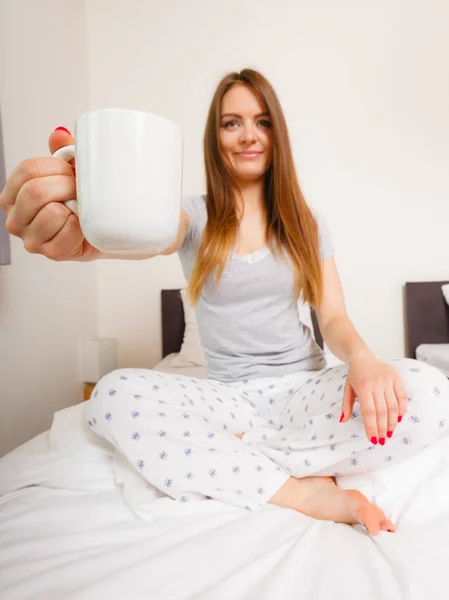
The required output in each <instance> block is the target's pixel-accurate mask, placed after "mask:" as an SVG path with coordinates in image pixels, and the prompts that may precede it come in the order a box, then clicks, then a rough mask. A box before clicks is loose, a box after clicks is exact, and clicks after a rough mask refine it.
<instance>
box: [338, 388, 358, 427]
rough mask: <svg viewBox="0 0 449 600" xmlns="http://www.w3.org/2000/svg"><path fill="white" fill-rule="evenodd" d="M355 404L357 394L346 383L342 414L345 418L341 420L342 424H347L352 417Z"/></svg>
mask: <svg viewBox="0 0 449 600" xmlns="http://www.w3.org/2000/svg"><path fill="white" fill-rule="evenodd" d="M354 402H355V393H354V390H353V389H352V387H351V386H350V385H349V383H348V382H346V385H345V391H344V394H343V406H342V414H343V418H342V419H341V421H340V422H341V423H346V421H347V420H348V419H349V417H350V416H351V415H352V407H353V406H354Z"/></svg>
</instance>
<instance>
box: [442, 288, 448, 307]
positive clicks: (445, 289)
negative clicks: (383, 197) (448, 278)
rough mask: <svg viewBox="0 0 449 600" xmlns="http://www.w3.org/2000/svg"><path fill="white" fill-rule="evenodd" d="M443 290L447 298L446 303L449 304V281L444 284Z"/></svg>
mask: <svg viewBox="0 0 449 600" xmlns="http://www.w3.org/2000/svg"><path fill="white" fill-rule="evenodd" d="M441 290H442V292H443V296H444V299H445V300H446V304H447V305H448V306H449V283H445V284H444V285H442V286H441Z"/></svg>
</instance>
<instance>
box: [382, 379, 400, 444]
mask: <svg viewBox="0 0 449 600" xmlns="http://www.w3.org/2000/svg"><path fill="white" fill-rule="evenodd" d="M384 393H385V400H386V403H387V408H388V426H387V437H389V438H391V436H392V435H393V433H394V430H395V429H396V425H397V424H398V415H399V404H398V399H397V398H396V394H395V392H394V382H393V381H389V382H388V384H387V386H386V388H385V390H384Z"/></svg>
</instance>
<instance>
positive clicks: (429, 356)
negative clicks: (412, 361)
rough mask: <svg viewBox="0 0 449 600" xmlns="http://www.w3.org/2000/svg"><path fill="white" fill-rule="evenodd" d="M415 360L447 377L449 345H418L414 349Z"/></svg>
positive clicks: (448, 371)
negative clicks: (438, 370)
mask: <svg viewBox="0 0 449 600" xmlns="http://www.w3.org/2000/svg"><path fill="white" fill-rule="evenodd" d="M416 358H417V359H418V360H422V361H423V362H426V363H428V364H429V365H432V366H433V367H437V369H440V371H442V372H443V373H444V374H445V375H446V377H449V344H420V345H419V346H418V347H417V348H416Z"/></svg>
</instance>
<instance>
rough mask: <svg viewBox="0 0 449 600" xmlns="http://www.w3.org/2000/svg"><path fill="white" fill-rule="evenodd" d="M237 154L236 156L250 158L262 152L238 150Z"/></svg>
mask: <svg viewBox="0 0 449 600" xmlns="http://www.w3.org/2000/svg"><path fill="white" fill-rule="evenodd" d="M237 154H238V156H243V157H248V158H252V157H255V156H259V155H260V154H262V152H238V153H237Z"/></svg>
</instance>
